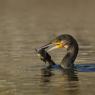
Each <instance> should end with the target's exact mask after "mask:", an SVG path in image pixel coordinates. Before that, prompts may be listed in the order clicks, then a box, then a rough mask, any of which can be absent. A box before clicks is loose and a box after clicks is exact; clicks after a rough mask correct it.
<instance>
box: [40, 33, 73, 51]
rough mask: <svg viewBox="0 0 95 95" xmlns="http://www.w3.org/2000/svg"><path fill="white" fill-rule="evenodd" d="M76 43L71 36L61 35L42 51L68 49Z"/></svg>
mask: <svg viewBox="0 0 95 95" xmlns="http://www.w3.org/2000/svg"><path fill="white" fill-rule="evenodd" d="M73 42H74V38H73V37H72V36H71V35H68V34H65V35H60V36H58V37H56V38H55V39H53V40H52V41H50V42H49V43H48V44H46V45H44V46H43V47H41V49H46V48H48V50H47V51H52V50H54V49H58V48H66V49H68V48H69V46H70V45H71V44H72V43H73Z"/></svg>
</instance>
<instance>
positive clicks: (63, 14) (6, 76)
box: [0, 0, 95, 95]
mask: <svg viewBox="0 0 95 95" xmlns="http://www.w3.org/2000/svg"><path fill="white" fill-rule="evenodd" d="M94 5H95V2H94V1H87V0H73V1H72V0H71V1H70V0H58V1H57V0H48V1H45V0H31V1H30V0H0V95H94V94H95V90H94V88H95V72H76V73H77V74H76V77H75V76H73V74H72V75H71V76H70V75H69V74H63V73H62V72H61V71H60V70H54V71H52V73H50V74H49V75H46V76H45V75H44V74H43V73H42V70H41V69H42V68H44V66H45V65H44V63H43V62H41V61H40V59H39V58H38V56H37V55H36V52H35V50H34V49H35V48H36V47H40V46H42V45H44V44H45V43H46V42H48V41H50V40H51V39H53V38H54V37H55V36H57V35H59V34H63V33H69V34H71V35H73V36H74V37H75V38H76V40H77V41H78V43H79V46H80V51H79V54H78V57H77V60H76V62H75V63H76V64H95V32H94V31H95V11H94V9H95V7H94ZM62 50H63V52H62ZM62 50H61V49H60V50H55V52H51V55H52V58H53V59H54V60H55V61H56V63H60V60H61V59H62V57H63V55H64V54H65V50H64V49H62Z"/></svg>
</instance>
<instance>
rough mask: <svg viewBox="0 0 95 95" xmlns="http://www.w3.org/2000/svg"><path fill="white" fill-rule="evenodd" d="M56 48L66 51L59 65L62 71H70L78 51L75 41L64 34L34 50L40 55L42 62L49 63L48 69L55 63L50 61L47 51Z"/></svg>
mask: <svg viewBox="0 0 95 95" xmlns="http://www.w3.org/2000/svg"><path fill="white" fill-rule="evenodd" d="M50 47H51V48H50ZM48 48H49V50H47V51H46V49H48ZM56 48H66V49H67V54H66V55H65V56H64V57H63V59H62V61H61V63H60V65H61V66H62V67H63V68H64V69H72V68H73V67H74V61H75V59H76V57H77V54H78V50H79V48H78V43H77V41H76V40H75V39H74V38H73V37H72V36H71V35H68V34H64V35H60V36H58V37H56V38H55V39H54V40H52V41H51V42H49V43H48V44H47V45H45V46H42V47H41V48H40V49H36V50H37V52H38V53H39V54H40V56H41V58H42V60H43V61H44V62H48V63H49V67H51V66H53V65H55V62H54V61H53V60H52V59H51V56H50V55H49V54H48V51H51V50H53V49H56Z"/></svg>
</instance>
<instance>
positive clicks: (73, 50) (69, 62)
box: [61, 43, 78, 68]
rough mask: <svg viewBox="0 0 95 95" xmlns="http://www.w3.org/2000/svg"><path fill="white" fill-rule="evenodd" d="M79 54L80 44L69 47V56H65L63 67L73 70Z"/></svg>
mask: <svg viewBox="0 0 95 95" xmlns="http://www.w3.org/2000/svg"><path fill="white" fill-rule="evenodd" d="M77 54H78V44H77V43H76V44H74V45H71V46H69V47H68V49H67V54H66V55H65V56H64V58H63V60H62V62H61V65H62V66H63V67H64V68H72V67H74V61H75V59H76V57H77Z"/></svg>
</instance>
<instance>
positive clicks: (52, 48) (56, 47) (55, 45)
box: [38, 41, 64, 52]
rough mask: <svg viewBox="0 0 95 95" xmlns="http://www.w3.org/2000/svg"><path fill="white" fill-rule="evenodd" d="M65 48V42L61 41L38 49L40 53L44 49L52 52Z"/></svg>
mask: <svg viewBox="0 0 95 95" xmlns="http://www.w3.org/2000/svg"><path fill="white" fill-rule="evenodd" d="M63 47H64V43H63V41H59V42H51V43H49V44H46V45H44V46H42V47H41V48H39V49H38V51H40V50H42V49H47V51H48V52H49V51H52V50H54V49H58V48H63Z"/></svg>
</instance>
